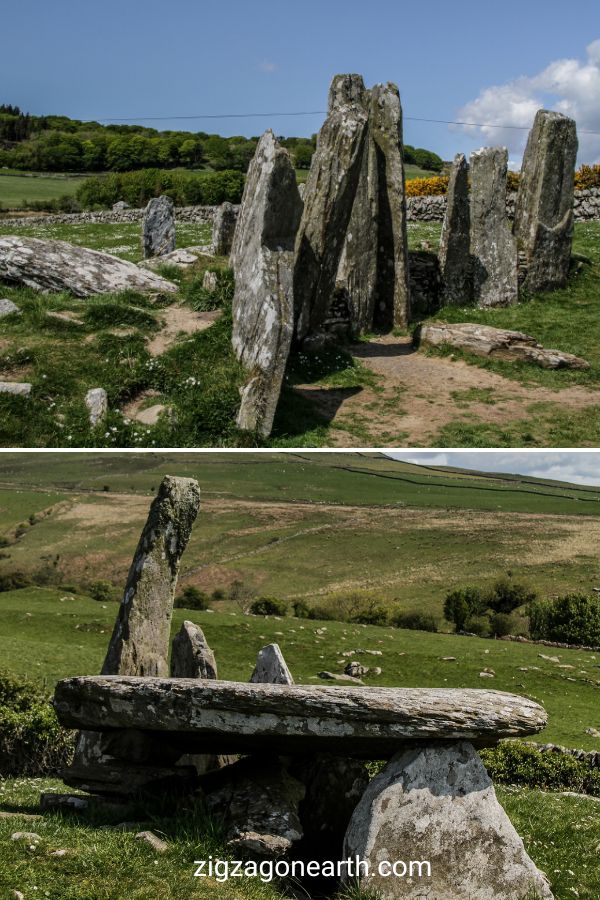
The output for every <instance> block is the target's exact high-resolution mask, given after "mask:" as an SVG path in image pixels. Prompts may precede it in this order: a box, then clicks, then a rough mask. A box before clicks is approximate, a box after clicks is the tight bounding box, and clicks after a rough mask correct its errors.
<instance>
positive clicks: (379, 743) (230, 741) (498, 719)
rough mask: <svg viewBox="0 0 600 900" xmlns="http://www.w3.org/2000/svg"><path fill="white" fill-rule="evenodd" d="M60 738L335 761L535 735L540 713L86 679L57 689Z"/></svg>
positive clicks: (178, 682)
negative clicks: (158, 739) (157, 739)
mask: <svg viewBox="0 0 600 900" xmlns="http://www.w3.org/2000/svg"><path fill="white" fill-rule="evenodd" d="M54 706H55V709H56V713H57V716H58V719H59V721H60V722H61V724H62V725H65V726H66V727H68V728H83V729H90V730H95V731H110V730H113V729H126V728H134V729H141V730H144V731H149V732H154V733H160V734H162V735H165V736H166V735H167V734H168V735H169V740H170V741H173V742H174V743H175V744H176V745H177V746H178V747H179V746H180V747H181V748H182V750H187V751H191V750H198V751H212V750H215V751H217V752H222V753H236V752H238V753H240V752H248V751H252V750H256V749H261V750H264V749H267V750H272V751H273V752H277V753H304V752H307V751H308V752H312V751H323V752H338V753H340V754H343V755H345V756H358V757H360V756H363V757H372V758H377V756H378V755H386V754H388V753H393V752H394V751H395V750H397V748H398V745H399V744H401V743H404V742H407V741H408V742H414V741H431V740H468V741H471V742H472V743H476V744H478V745H484V744H490V743H492V744H493V743H495V742H496V741H497V740H498V739H499V738H505V737H516V736H521V735H529V734H536V733H537V732H539V731H541V730H542V729H543V728H544V726H545V724H546V718H547V717H546V712H545V710H544V709H543V708H542V707H541V706H539V705H538V704H537V703H534V702H533V701H532V700H529V699H527V698H525V697H518V696H516V695H514V694H507V693H502V692H500V691H486V690H461V689H454V688H440V689H437V688H378V687H366V688H357V687H325V686H302V685H280V684H246V683H239V682H233V681H201V680H197V679H190V678H138V677H124V676H119V675H114V676H87V677H80V678H66V679H64V680H62V681H60V682H59V683H58V684H57V686H56V691H55V695H54Z"/></svg>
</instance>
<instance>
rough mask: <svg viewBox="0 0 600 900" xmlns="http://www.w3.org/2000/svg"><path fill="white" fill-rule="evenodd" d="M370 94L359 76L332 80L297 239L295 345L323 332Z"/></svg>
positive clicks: (359, 160) (333, 294)
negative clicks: (296, 338)
mask: <svg viewBox="0 0 600 900" xmlns="http://www.w3.org/2000/svg"><path fill="white" fill-rule="evenodd" d="M368 102H369V93H368V91H367V90H366V89H365V85H364V82H363V79H362V77H361V76H360V75H336V76H334V78H333V81H332V82H331V87H330V90H329V112H328V115H327V118H326V120H325V122H324V124H323V127H322V128H321V131H320V132H319V137H318V140H317V149H316V151H315V153H314V155H313V159H312V164H311V167H310V172H309V175H308V180H307V182H306V189H305V194H304V211H303V214H302V220H301V223H300V228H299V230H298V237H297V239H296V260H295V266H294V305H295V318H296V333H297V337H298V339H299V340H303V339H304V338H305V337H306V336H307V335H309V334H310V335H312V334H315V333H316V332H318V331H320V330H321V327H322V325H323V323H324V322H325V320H326V319H327V318H328V315H329V312H330V306H331V302H332V301H335V299H336V283H337V278H338V270H339V267H340V259H341V257H342V251H343V250H344V245H345V240H346V235H347V233H348V226H349V223H350V219H351V215H352V210H353V207H354V203H355V198H356V194H357V189H358V184H359V179H360V175H361V171H362V166H363V150H364V148H365V144H366V140H367V131H368Z"/></svg>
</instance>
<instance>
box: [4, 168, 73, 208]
mask: <svg viewBox="0 0 600 900" xmlns="http://www.w3.org/2000/svg"><path fill="white" fill-rule="evenodd" d="M82 181H83V177H82V176H78V175H59V174H56V175H50V174H44V175H41V174H38V173H33V172H30V173H27V174H23V173H19V174H17V173H15V174H13V173H10V174H6V173H4V172H0V209H2V208H5V209H19V208H21V207H24V206H26V205H27V203H28V202H31V201H32V200H35V201H45V200H54V199H57V198H58V197H63V196H69V197H71V196H74V195H75V191H76V190H77V188H78V187H79V185H80V184H81V182H82Z"/></svg>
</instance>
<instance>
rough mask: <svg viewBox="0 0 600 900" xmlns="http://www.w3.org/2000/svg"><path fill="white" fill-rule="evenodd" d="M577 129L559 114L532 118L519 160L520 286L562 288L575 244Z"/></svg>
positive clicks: (544, 113) (544, 112) (516, 230)
mask: <svg viewBox="0 0 600 900" xmlns="http://www.w3.org/2000/svg"><path fill="white" fill-rule="evenodd" d="M577 149H578V141H577V126H576V124H575V121H574V120H573V119H570V118H568V117H567V116H563V115H562V114H561V113H557V112H550V111H549V110H547V109H540V110H538V112H537V113H536V117H535V121H534V123H533V128H532V129H531V132H530V133H529V139H528V141H527V148H526V150H525V155H524V157H523V166H522V168H521V179H520V182H519V192H518V194H517V203H516V208H515V221H514V234H515V236H516V238H517V241H518V246H519V250H520V251H521V252H523V253H524V254H525V268H526V275H525V279H524V287H526V288H527V289H528V290H530V291H548V290H554V289H555V288H560V287H564V285H565V284H566V282H567V276H568V274H569V265H570V261H571V247H572V243H573V202H574V174H575V164H576V161H577Z"/></svg>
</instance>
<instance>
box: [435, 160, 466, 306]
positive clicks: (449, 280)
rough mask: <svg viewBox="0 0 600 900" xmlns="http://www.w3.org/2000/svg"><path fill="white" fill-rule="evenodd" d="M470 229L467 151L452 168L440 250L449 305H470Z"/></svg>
mask: <svg viewBox="0 0 600 900" xmlns="http://www.w3.org/2000/svg"><path fill="white" fill-rule="evenodd" d="M470 231H471V214H470V210H469V167H468V165H467V160H466V159H465V156H464V154H463V153H457V155H456V156H455V157H454V163H453V164H452V169H451V171H450V179H449V182H448V196H447V204H446V213H445V215H444V223H443V225H442V237H441V242H440V252H439V261H440V272H441V276H442V290H443V298H444V303H445V304H448V305H449V306H467V305H468V304H469V303H470V302H471V299H472V287H471V265H470V252H471V236H470Z"/></svg>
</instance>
